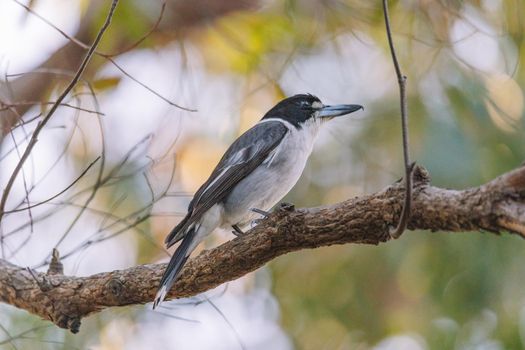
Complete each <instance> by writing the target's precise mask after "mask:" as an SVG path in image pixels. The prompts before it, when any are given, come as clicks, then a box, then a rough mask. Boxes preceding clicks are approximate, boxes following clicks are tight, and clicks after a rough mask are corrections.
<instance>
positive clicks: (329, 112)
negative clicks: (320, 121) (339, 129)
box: [319, 105, 365, 118]
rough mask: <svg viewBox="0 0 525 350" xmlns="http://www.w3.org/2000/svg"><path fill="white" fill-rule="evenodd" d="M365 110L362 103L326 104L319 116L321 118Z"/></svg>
mask: <svg viewBox="0 0 525 350" xmlns="http://www.w3.org/2000/svg"><path fill="white" fill-rule="evenodd" d="M360 109H361V110H365V108H364V107H363V106H361V105H335V106H324V107H323V108H321V110H320V111H319V117H321V118H334V117H338V116H343V115H347V114H350V113H353V112H356V111H358V110H360Z"/></svg>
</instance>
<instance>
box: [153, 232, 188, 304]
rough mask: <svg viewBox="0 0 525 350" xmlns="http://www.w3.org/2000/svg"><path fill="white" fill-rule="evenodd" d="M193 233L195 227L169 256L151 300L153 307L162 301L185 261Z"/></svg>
mask: <svg viewBox="0 0 525 350" xmlns="http://www.w3.org/2000/svg"><path fill="white" fill-rule="evenodd" d="M195 234H196V229H195V228H194V227H192V228H191V229H189V230H188V232H187V234H186V235H185V237H184V239H183V240H182V243H181V244H180V245H179V247H178V248H177V250H175V253H174V254H173V256H172V257H171V260H170V262H169V264H168V267H167V268H166V271H164V275H163V276H162V279H161V280H160V285H159V291H158V292H157V295H156V296H155V300H154V301H153V309H155V308H156V307H157V306H159V304H160V303H162V301H163V300H164V298H165V297H166V294H167V293H168V291H169V290H170V289H171V287H172V286H173V284H174V283H175V281H176V279H177V277H178V275H179V273H180V271H181V270H182V267H183V266H184V264H185V263H186V260H188V256H189V255H190V253H191V251H189V248H190V246H191V245H192V243H193V239H194V238H195Z"/></svg>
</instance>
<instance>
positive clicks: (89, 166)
mask: <svg viewBox="0 0 525 350" xmlns="http://www.w3.org/2000/svg"><path fill="white" fill-rule="evenodd" d="M99 159H100V156H98V157H97V158H95V160H94V161H92V162H91V163H90V164H89V165H88V166H87V168H86V169H84V171H82V173H80V175H79V176H77V178H76V179H75V180H73V182H71V183H70V184H69V185H68V186H67V187H66V188H64V189H63V190H62V191H60V192H58V193H57V194H55V195H53V196H52V197H49V198H48V199H45V200H43V201H41V202H38V203H35V204H30V203H29V202H28V203H27V204H28V206H27V207H23V208H19V209H13V210H7V211H6V212H5V214H11V213H17V212H20V211H25V210H28V209H32V208H35V207H38V206H41V205H42V204H45V203H48V202H50V201H52V200H53V199H55V198H57V197H59V196H61V195H62V194H64V193H65V192H66V191H67V190H69V189H70V188H71V187H73V186H74V185H75V184H76V183H77V182H78V181H80V179H82V178H83V177H84V175H86V173H87V172H88V171H89V169H91V167H92V166H93V165H95V163H96V162H98V160H99Z"/></svg>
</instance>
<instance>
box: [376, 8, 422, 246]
mask: <svg viewBox="0 0 525 350" xmlns="http://www.w3.org/2000/svg"><path fill="white" fill-rule="evenodd" d="M383 14H384V17H385V27H386V35H387V37H388V46H389V47H390V53H391V54H392V61H393V63H394V69H395V70H396V76H397V83H398V84H399V99H400V103H401V132H402V134H403V158H404V162H405V201H404V203H403V209H402V210H401V217H400V218H399V222H398V224H397V227H396V228H395V229H394V230H393V231H390V236H392V238H399V237H400V236H401V234H402V233H403V232H404V231H405V229H406V228H407V224H408V219H409V218H410V209H411V206H412V171H413V170H414V166H415V164H416V163H410V154H409V152H408V110H407V96H406V82H407V77H406V76H405V75H403V73H402V72H401V68H400V66H399V62H398V60H397V55H396V50H395V48H394V41H393V40H392V30H391V29H390V16H389V15H388V0H383Z"/></svg>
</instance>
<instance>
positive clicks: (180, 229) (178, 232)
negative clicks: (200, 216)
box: [164, 211, 191, 248]
mask: <svg viewBox="0 0 525 350" xmlns="http://www.w3.org/2000/svg"><path fill="white" fill-rule="evenodd" d="M190 217H191V211H188V214H187V215H186V216H185V217H184V219H182V220H181V222H179V223H178V225H177V226H175V227H174V228H173V230H171V232H170V233H169V235H168V236H166V239H165V240H164V243H166V247H167V248H169V247H171V246H172V245H174V244H175V243H177V242H178V241H180V240H181V239H182V238H183V237H184V233H185V231H186V224H187V223H188V220H189V219H190Z"/></svg>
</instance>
